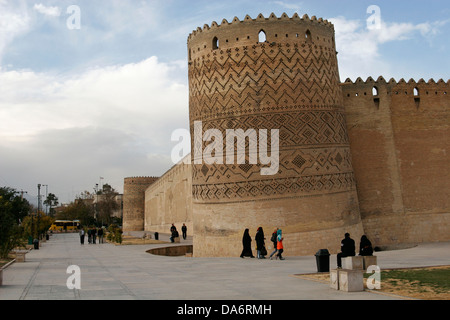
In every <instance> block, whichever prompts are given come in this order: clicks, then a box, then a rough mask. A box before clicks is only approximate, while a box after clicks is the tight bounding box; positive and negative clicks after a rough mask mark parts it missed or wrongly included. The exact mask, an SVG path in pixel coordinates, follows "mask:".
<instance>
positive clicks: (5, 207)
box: [0, 188, 31, 259]
mask: <svg viewBox="0 0 450 320" xmlns="http://www.w3.org/2000/svg"><path fill="white" fill-rule="evenodd" d="M17 194H18V193H17V192H16V190H14V189H11V188H0V257H1V258H3V259H4V258H7V257H8V254H9V252H10V251H11V250H12V249H14V248H15V247H17V246H22V245H24V233H23V228H22V227H21V226H20V225H19V223H20V222H22V220H23V219H24V218H25V217H26V216H27V215H28V214H29V211H30V209H31V205H30V204H29V203H28V201H27V200H24V199H22V198H21V197H18V196H17Z"/></svg>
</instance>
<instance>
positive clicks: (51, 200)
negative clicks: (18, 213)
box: [44, 193, 59, 216]
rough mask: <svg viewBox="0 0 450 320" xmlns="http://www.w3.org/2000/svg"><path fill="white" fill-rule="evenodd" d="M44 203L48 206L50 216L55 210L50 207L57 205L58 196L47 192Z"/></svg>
mask: <svg viewBox="0 0 450 320" xmlns="http://www.w3.org/2000/svg"><path fill="white" fill-rule="evenodd" d="M44 204H45V205H46V206H49V208H50V210H49V214H50V216H54V215H55V214H54V211H55V210H54V209H53V208H52V207H57V206H58V204H59V201H58V197H57V196H55V195H54V194H53V193H49V194H48V196H47V199H46V200H45V201H44Z"/></svg>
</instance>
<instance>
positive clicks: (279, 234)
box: [277, 229, 285, 260]
mask: <svg viewBox="0 0 450 320" xmlns="http://www.w3.org/2000/svg"><path fill="white" fill-rule="evenodd" d="M283 240H284V238H283V236H282V232H281V229H278V231H277V250H278V253H277V258H279V259H280V260H285V259H284V258H283V257H282V256H281V254H282V253H283V251H284V247H283Z"/></svg>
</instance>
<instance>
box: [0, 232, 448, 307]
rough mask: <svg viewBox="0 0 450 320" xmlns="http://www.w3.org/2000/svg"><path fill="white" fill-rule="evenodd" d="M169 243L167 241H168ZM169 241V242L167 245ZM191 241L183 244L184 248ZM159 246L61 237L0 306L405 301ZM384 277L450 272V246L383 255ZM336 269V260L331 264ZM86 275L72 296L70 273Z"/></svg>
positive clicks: (264, 263)
mask: <svg viewBox="0 0 450 320" xmlns="http://www.w3.org/2000/svg"><path fill="white" fill-rule="evenodd" d="M166 237H168V236H167V235H161V236H160V239H161V240H166V239H165V238H166ZM167 239H168V238H167ZM191 243H192V241H191V240H190V239H188V240H187V241H184V240H181V244H182V245H185V244H191ZM158 246H161V245H160V244H159V245H136V246H115V245H112V244H96V245H90V244H87V241H86V244H85V245H84V246H82V245H80V243H79V237H78V235H77V234H55V235H53V236H52V237H51V238H50V240H49V241H47V242H45V243H43V244H42V246H41V248H40V250H32V251H31V252H29V253H28V254H27V256H26V262H25V263H14V264H12V265H10V266H9V267H8V268H6V269H5V270H4V272H3V286H2V287H0V300H188V301H189V300H190V301H192V300H247V301H248V300H262V301H264V300H399V299H401V297H398V296H392V295H384V294H380V293H372V292H361V293H344V292H340V291H335V290H333V289H330V288H329V285H327V284H324V283H320V282H314V281H308V280H303V279H300V278H298V277H295V276H294V275H295V274H304V273H314V272H316V271H317V267H316V260H315V257H313V256H312V257H287V258H286V260H285V261H275V260H269V259H266V260H258V259H250V258H246V259H241V258H239V257H236V258H211V259H208V258H188V257H165V256H155V255H151V254H149V253H147V252H146V251H147V250H149V249H152V248H155V247H158ZM376 255H377V256H378V264H379V266H380V267H381V269H390V268H404V267H423V266H439V265H448V264H450V243H435V244H422V245H419V246H417V247H414V248H410V249H405V250H396V251H384V252H378V253H377V254H376ZM330 261H331V267H332V268H333V267H335V265H336V256H335V255H332V256H331V260H330ZM72 265H76V266H78V267H79V268H80V271H81V289H80V290H78V289H74V290H70V289H68V287H67V280H68V278H69V277H70V276H71V274H68V273H67V268H68V267H69V266H72Z"/></svg>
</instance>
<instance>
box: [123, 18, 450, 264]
mask: <svg viewBox="0 0 450 320" xmlns="http://www.w3.org/2000/svg"><path fill="white" fill-rule="evenodd" d="M260 31H264V34H263V36H265V39H266V40H265V41H262V42H260V39H259V36H260ZM188 50H189V82H190V123H191V134H192V136H193V137H194V131H193V128H194V126H193V125H192V124H193V122H194V121H202V122H203V126H204V130H205V131H206V130H208V129H220V130H221V131H222V132H225V130H226V129H238V128H239V129H243V130H244V131H245V130H247V129H249V128H253V129H268V130H271V129H280V156H281V157H280V169H279V172H278V174H276V175H275V176H268V177H262V176H261V175H260V169H261V165H260V164H258V165H249V164H243V165H240V164H236V165H231V166H230V165H228V166H227V165H219V164H213V165H206V164H202V165H186V164H183V163H180V164H178V165H176V166H174V167H173V168H172V169H171V170H169V171H168V172H167V173H166V174H165V175H164V176H163V177H162V178H161V179H159V180H157V181H156V178H149V179H150V180H146V179H147V178H127V179H125V187H124V229H130V230H131V229H132V230H144V229H145V230H147V231H158V232H164V233H165V232H167V230H168V229H169V228H170V225H171V224H172V223H175V224H176V225H177V228H178V229H180V227H181V224H182V223H186V224H187V226H188V230H189V233H190V234H191V235H192V233H191V231H192V230H193V233H194V255H195V256H237V255H239V254H240V251H241V249H242V245H241V239H242V233H243V231H244V229H245V228H249V229H250V233H251V235H252V236H254V233H255V232H256V228H257V227H259V226H262V227H263V228H264V230H265V232H266V238H268V237H270V233H271V232H272V230H273V228H275V227H280V228H282V229H283V231H284V236H285V240H286V241H285V246H286V252H287V253H288V254H289V255H311V254H314V253H315V252H316V251H317V250H318V249H322V248H328V249H329V250H330V251H331V252H332V253H336V252H337V251H338V250H339V241H340V239H341V238H342V236H343V234H344V233H345V232H350V233H351V234H352V237H353V238H354V239H355V240H358V239H359V237H360V236H361V235H362V234H363V233H365V234H367V235H368V236H369V238H370V239H371V240H372V242H373V243H374V244H375V245H390V244H400V243H419V242H428V241H450V232H449V230H450V165H449V164H450V159H449V157H450V155H449V152H450V139H449V137H450V99H449V96H448V92H449V86H450V82H447V83H445V82H444V81H442V80H439V81H438V82H435V81H433V80H430V81H428V82H425V81H423V80H420V81H418V82H417V83H416V82H415V81H413V80H410V81H408V82H406V81H404V80H400V81H399V82H396V81H395V80H393V79H391V80H390V81H385V80H384V79H383V78H382V77H380V78H378V79H377V80H374V79H372V78H369V79H367V81H363V80H362V79H357V80H356V81H355V82H352V81H351V80H347V81H346V82H344V83H340V81H339V71H338V67H337V58H336V49H335V44H334V29H333V26H332V24H330V23H329V22H327V21H326V20H325V21H324V20H322V19H316V18H315V17H313V18H311V19H309V18H308V17H307V16H305V17H303V18H302V19H300V17H298V16H297V15H294V17H292V18H289V17H288V16H286V15H283V16H282V17H280V18H277V17H276V16H275V15H271V16H270V17H269V18H267V19H266V18H264V17H263V16H262V15H260V16H258V17H257V18H256V19H251V18H250V17H249V16H246V17H245V19H244V21H239V19H237V18H235V19H234V20H233V22H231V23H228V22H227V21H226V20H224V21H222V24H221V25H218V24H217V23H215V22H214V23H213V24H212V25H211V27H210V26H207V25H205V26H204V27H203V29H200V28H198V29H197V30H196V31H194V32H193V33H192V34H191V35H190V36H189V38H188ZM202 133H203V132H201V133H200V134H202ZM224 136H225V134H224ZM193 146H195V145H194V144H193ZM248 146H249V144H248V142H247V143H246V147H247V148H248ZM204 147H205V144H203V145H202V146H201V149H204ZM195 151H196V150H195V148H194V149H193V154H192V156H193V158H192V160H193V161H194V160H195V157H194V155H195ZM248 156H249V155H247V160H248ZM155 181H156V182H155Z"/></svg>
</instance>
